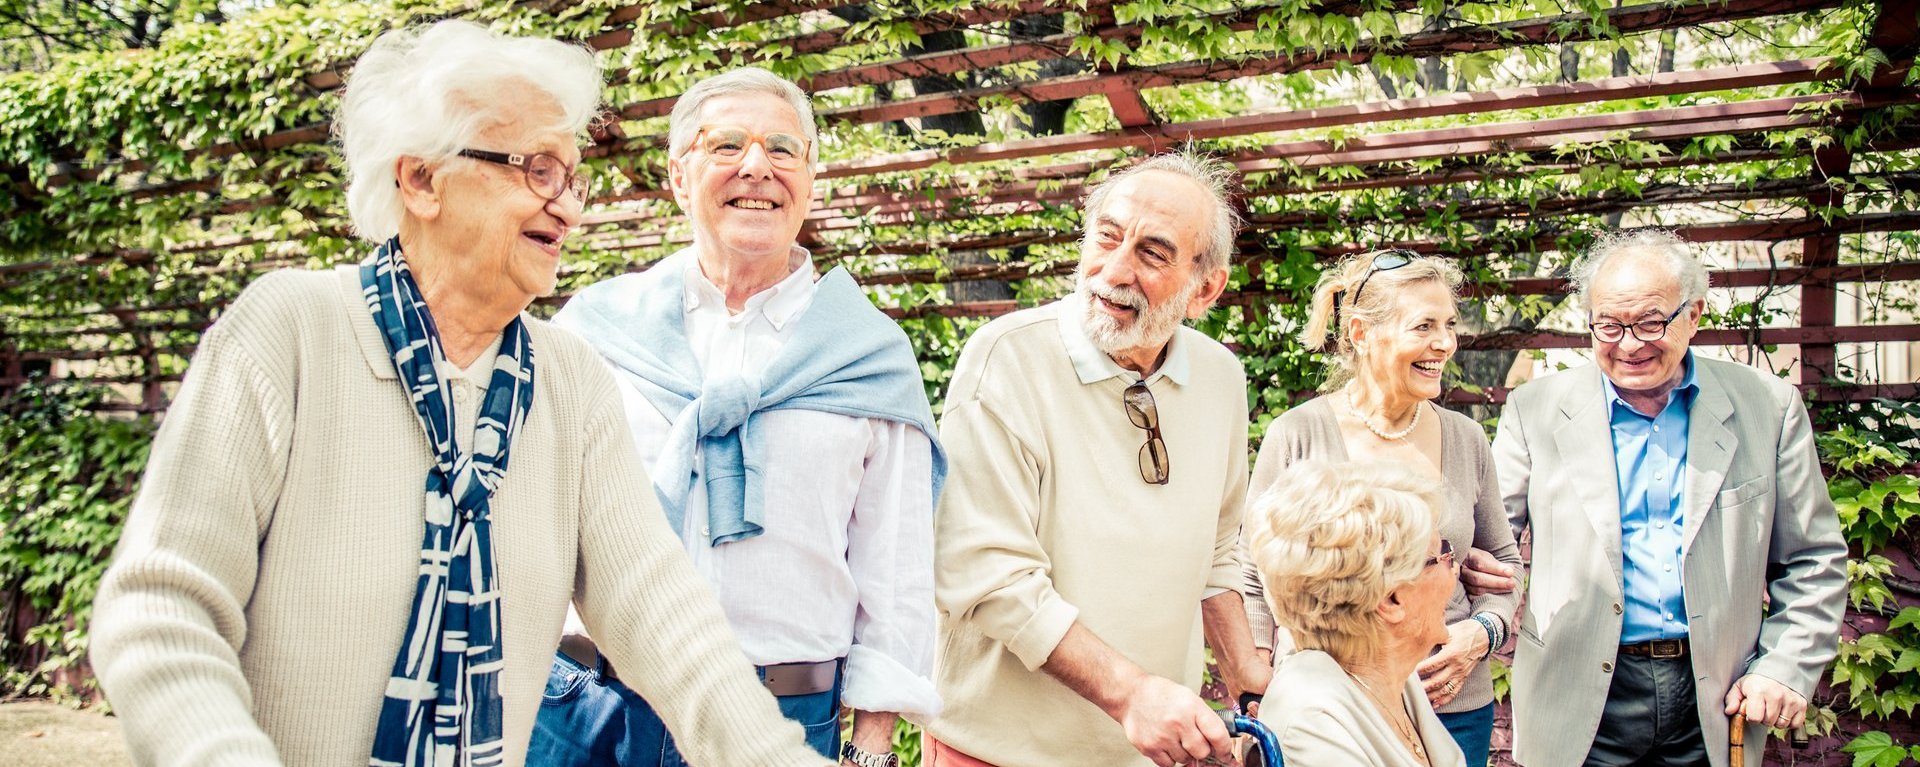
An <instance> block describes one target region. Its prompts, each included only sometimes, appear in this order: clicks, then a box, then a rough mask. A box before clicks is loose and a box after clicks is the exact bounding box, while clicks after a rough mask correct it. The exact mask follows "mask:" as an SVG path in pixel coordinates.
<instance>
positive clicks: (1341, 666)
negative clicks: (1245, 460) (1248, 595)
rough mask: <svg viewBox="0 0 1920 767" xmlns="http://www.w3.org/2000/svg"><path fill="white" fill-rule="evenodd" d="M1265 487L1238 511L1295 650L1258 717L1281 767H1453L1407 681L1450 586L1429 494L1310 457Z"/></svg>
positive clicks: (1447, 552)
mask: <svg viewBox="0 0 1920 767" xmlns="http://www.w3.org/2000/svg"><path fill="white" fill-rule="evenodd" d="M1273 487H1274V489H1273V490H1272V491H1270V492H1268V493H1266V494H1264V495H1261V496H1260V497H1259V498H1257V499H1255V500H1254V501H1253V503H1252V506H1251V508H1249V509H1248V511H1247V522H1246V535H1247V551H1248V555H1249V561H1250V562H1251V563H1252V565H1253V566H1254V567H1255V568H1256V569H1258V570H1259V572H1260V575H1261V576H1262V577H1263V578H1265V579H1266V583H1267V593H1266V601H1267V602H1268V603H1269V606H1270V607H1271V608H1272V609H1273V611H1274V612H1275V613H1276V614H1280V615H1285V616H1287V628H1288V632H1289V634H1290V637H1291V639H1292V640H1293V642H1292V644H1293V645H1294V649H1292V650H1290V651H1286V652H1284V653H1283V654H1282V655H1281V656H1280V657H1279V658H1278V659H1277V662H1276V665H1275V668H1274V674H1273V682H1272V684H1271V685H1270V686H1269V687H1268V688H1267V689H1268V690H1270V691H1276V692H1275V693H1274V694H1270V695H1269V697H1268V698H1267V700H1266V703H1265V704H1264V705H1263V706H1262V708H1261V710H1260V721H1261V722H1262V723H1264V724H1266V725H1267V726H1268V727H1270V728H1272V729H1273V731H1274V733H1275V735H1276V736H1278V738H1279V741H1280V752H1281V755H1282V756H1283V757H1284V758H1285V761H1286V764H1287V765H1289V767H1356V766H1357V765H1369V766H1371V767H1460V766H1461V765H1464V764H1466V760H1465V757H1464V756H1463V755H1462V754H1461V752H1460V747H1459V746H1458V745H1456V744H1455V743H1454V742H1453V738H1452V737H1451V736H1450V735H1449V734H1448V732H1447V729H1446V727H1445V726H1444V725H1442V724H1441V723H1440V720H1439V718H1438V717H1436V716H1434V713H1433V707H1432V705H1430V704H1429V703H1428V702H1427V695H1426V691H1425V689H1424V688H1423V686H1422V684H1421V682H1420V678H1419V676H1417V675H1416V674H1415V673H1414V669H1415V667H1417V666H1418V665H1420V663H1421V661H1423V660H1424V659H1426V657H1427V654H1428V652H1429V651H1431V650H1432V649H1433V646H1434V645H1436V644H1439V643H1440V642H1443V641H1445V640H1446V638H1447V624H1446V615H1445V609H1446V605H1447V599H1448V597H1450V596H1452V595H1453V591H1454V588H1455V587H1456V586H1457V585H1458V584H1457V579H1458V575H1457V568H1456V566H1455V563H1454V555H1453V548H1452V546H1451V545H1449V544H1448V543H1447V540H1446V539H1445V538H1443V537H1441V535H1440V523H1441V520H1442V518H1443V513H1442V508H1443V506H1442V504H1443V500H1442V497H1441V493H1440V489H1439V488H1438V487H1436V486H1435V485H1434V484H1433V483H1432V482H1431V481H1428V480H1427V479H1426V478H1424V477H1422V476H1420V475H1418V474H1416V473H1414V472H1412V471H1410V470H1408V469H1405V468H1403V467H1400V466H1396V465H1393V464H1358V463H1334V462H1331V461H1322V460H1308V461H1304V462H1301V463H1298V464H1295V465H1294V466H1292V467H1291V469H1290V470H1288V471H1287V473H1286V474H1285V475H1284V476H1283V477H1282V479H1281V481H1280V482H1278V483H1276V484H1275V485H1274V486H1273ZM1278 691H1284V692H1278Z"/></svg>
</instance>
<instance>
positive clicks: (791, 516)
mask: <svg viewBox="0 0 1920 767" xmlns="http://www.w3.org/2000/svg"><path fill="white" fill-rule="evenodd" d="M669 122H670V125H669V129H668V131H669V135H668V147H667V154H668V160H667V168H668V172H669V183H670V184H671V186H672V189H673V196H674V200H675V201H676V202H678V203H679V205H680V208H681V209H682V210H684V211H686V214H687V219H688V221H689V222H690V223H691V224H692V228H693V244H692V245H691V246H689V247H688V248H686V249H684V250H682V251H680V252H679V253H676V254H674V255H672V256H669V257H667V258H666V259H664V260H662V261H660V262H658V263H655V264H653V265H651V266H649V267H648V268H647V270H646V271H645V272H642V273H639V274H628V275H623V276H620V277H615V278H613V279H611V280H607V281H605V282H602V283H599V284H597V285H593V286H591V287H589V288H587V289H585V290H582V291H581V292H580V294H579V295H577V296H575V297H574V299H573V300H572V301H570V302H569V303H568V304H567V306H566V308H565V309H563V310H562V311H561V312H560V314H559V315H558V316H557V317H555V322H556V323H558V324H559V325H561V326H562V327H566V328H568V329H571V330H574V331H576V332H578V333H580V334H581V335H582V336H583V337H585V338H586V339H587V340H588V342H589V343H591V344H592V345H593V346H594V347H595V348H596V349H598V350H599V351H600V353H601V354H602V355H604V356H605V358H606V360H607V362H609V363H610V364H611V365H612V367H613V370H614V373H615V379H616V380H617V381H618V382H619V383H620V384H621V386H622V389H623V394H624V401H625V404H626V410H627V412H626V416H627V418H626V420H627V424H628V426H629V427H630V428H631V429H632V431H633V438H634V440H635V442H636V445H637V446H638V447H639V451H640V455H641V457H642V459H643V460H645V461H646V463H647V468H648V472H649V474H650V475H651V478H652V480H653V486H654V490H655V492H656V493H657V494H658V495H659V497H660V501H661V506H662V507H663V510H664V511H665V512H666V516H667V520H668V523H669V524H670V525H671V526H672V528H673V530H674V532H676V533H678V534H679V536H680V539H681V540H680V543H681V545H682V547H683V548H684V549H685V551H686V553H687V555H688V556H689V557H690V558H691V559H692V560H693V564H694V567H695V569H697V570H698V571H699V572H700V574H701V575H703V576H705V577H706V579H707V582H708V584H709V585H711V586H712V587H713V590H714V592H715V594H716V595H717V596H718V597H719V601H720V605H721V608H722V609H723V610H724V611H725V612H726V616H727V619H728V623H729V624H730V625H731V626H732V627H733V630H734V631H735V632H736V633H737V634H738V635H739V639H740V646H741V648H742V649H743V650H745V651H746V655H747V658H748V660H751V661H752V662H753V664H754V665H755V666H757V667H759V670H760V674H761V677H762V678H763V679H764V681H765V683H766V687H767V689H768V691H770V692H772V693H773V694H774V695H775V696H776V697H778V698H779V701H780V708H781V710H782V711H783V712H785V713H786V714H787V716H788V717H789V718H791V719H793V720H795V721H797V722H799V723H800V724H801V725H803V726H804V727H805V728H806V731H807V736H808V740H809V742H810V743H811V744H812V745H813V746H814V748H816V749H817V750H818V751H819V752H820V753H821V754H822V755H825V756H829V757H832V758H836V759H840V760H841V761H842V763H843V764H852V765H855V766H856V767H889V766H890V765H892V764H893V763H894V756H893V754H892V740H893V730H894V723H895V721H896V719H897V717H898V715H899V714H903V713H904V714H914V715H919V716H931V715H933V714H936V713H938V712H939V710H940V696H939V695H938V694H937V693H936V692H935V691H934V687H933V683H932V679H931V678H930V677H931V674H932V666H933V635H934V613H933V505H934V501H935V499H936V498H937V497H938V495H939V492H940V483H941V477H942V476H943V474H944V462H943V459H942V457H941V454H940V451H939V448H938V446H937V444H936V443H935V442H934V441H933V440H932V430H933V417H932V411H931V410H930V409H929V408H928V406H927V399H926V389H925V386H924V385H923V384H922V383H921V379H920V368H919V365H918V363H916V362H915V361H914V357H913V349H912V347H911V346H909V345H908V343H907V339H906V336H905V334H903V333H901V332H900V328H899V327H898V326H896V325H894V324H893V322H892V321H891V320H889V319H887V318H886V316H885V315H882V314H881V313H880V312H879V310H878V309H875V308H874V306H873V303H872V302H871V301H870V300H868V298H867V296H866V293H865V292H864V291H862V290H861V289H860V287H859V286H858V285H856V284H855V283H854V281H853V278H852V277H850V276H849V275H848V274H847V273H846V271H845V270H843V269H834V270H831V271H829V272H827V273H826V274H825V275H824V276H823V275H821V274H820V273H819V272H817V271H816V270H815V269H814V266H813V261H812V257H811V255H810V254H808V252H807V251H806V250H805V249H803V248H801V247H799V245H798V244H796V239H797V238H798V236H799V234H800V227H801V224H802V223H803V222H804V221H805V220H806V217H807V212H808V211H809V210H811V209H812V207H813V178H814V169H815V166H816V163H817V161H818V159H819V157H818V152H819V150H818V143H819V142H818V140H817V136H816V132H815V128H814V123H813V109H812V107H811V106H810V105H809V104H808V103H807V97H806V94H804V93H802V92H801V91H800V89H799V88H797V87H795V86H794V85H793V84H792V83H789V82H787V81H786V80H783V79H781V78H779V77H777V76H775V75H773V74H771V73H768V72H766V71H765V70H760V69H751V68H747V69H738V70H734V71H732V72H728V73H726V74H722V75H718V76H715V77H712V78H709V79H707V80H703V81H701V82H700V83H698V84H696V85H695V86H693V87H692V88H691V89H689V90H688V91H687V92H686V93H685V94H684V95H682V96H681V97H680V99H679V101H678V102H677V103H676V104H675V106H674V109H673V114H672V116H671V117H670V118H669ZM532 178H533V176H532V175H531V174H530V175H529V179H532ZM570 623H571V622H570ZM572 628H573V629H577V628H578V627H577V626H573V627H572ZM595 639H600V640H602V642H604V641H608V640H609V639H610V638H600V637H596V638H589V637H587V636H586V635H585V634H584V633H582V632H580V631H577V630H570V631H569V632H568V635H567V637H566V639H565V640H563V641H562V642H561V644H560V652H559V655H558V657H556V658H555V660H554V667H553V673H552V676H551V678H550V680H549V682H548V686H547V702H546V703H547V704H546V705H545V706H543V707H542V708H541V713H540V719H539V721H538V727H537V729H536V731H535V733H534V744H533V750H532V756H531V757H530V759H529V764H532V765H536V767H561V766H562V765H587V764H592V765H621V766H622V767H635V766H636V765H644V766H645V767H654V765H662V766H663V767H679V766H680V765H683V764H684V760H683V759H682V757H681V755H680V753H679V752H678V749H677V748H676V747H675V745H674V740H675V739H676V738H678V739H684V738H688V737H690V736H691V735H693V733H685V732H675V733H672V737H669V736H668V733H667V732H666V730H665V729H664V728H663V727H662V725H661V720H662V716H661V715H662V714H665V713H667V712H666V711H665V710H664V709H663V710H662V711H660V712H658V713H656V712H655V710H654V708H653V707H652V706H651V705H649V702H648V701H646V700H643V699H641V698H640V697H639V696H638V695H635V694H634V692H633V691H632V690H631V689H629V688H628V687H627V686H626V685H625V684H623V683H622V681H621V680H622V679H623V678H624V677H625V675H627V674H629V673H633V672H642V673H644V671H645V669H636V670H629V669H620V668H615V667H613V666H612V665H611V664H609V663H607V662H606V658H607V657H608V656H610V655H612V654H613V653H611V652H606V651H604V647H605V645H604V644H600V643H596V642H595ZM617 641H631V640H630V638H627V637H621V638H617ZM843 704H844V705H845V706H846V707H847V708H851V709H853V710H854V717H853V734H852V740H851V742H850V743H847V744H846V745H845V746H844V747H842V745H841V743H840V711H841V706H842V705H843ZM667 718H671V717H667Z"/></svg>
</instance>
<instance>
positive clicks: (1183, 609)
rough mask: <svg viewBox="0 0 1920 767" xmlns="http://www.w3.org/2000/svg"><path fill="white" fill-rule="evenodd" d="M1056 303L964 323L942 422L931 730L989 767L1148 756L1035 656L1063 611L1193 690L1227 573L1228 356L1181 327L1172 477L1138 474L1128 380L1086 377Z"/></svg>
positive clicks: (1234, 445)
mask: <svg viewBox="0 0 1920 767" xmlns="http://www.w3.org/2000/svg"><path fill="white" fill-rule="evenodd" d="M1070 306H1071V305H1070V304H1067V303H1055V304H1051V305H1048V306H1044V307H1040V308H1037V309H1030V310H1026V311H1022V312H1017V313H1014V314H1011V315H1008V316H1006V317H1002V318H999V319H996V320H994V321H993V322H991V323H988V324H987V325H986V326H985V327H983V328H981V329H980V330H979V331H977V332H976V334H975V335H974V337H973V338H972V339H971V340H969V341H968V342H967V346H966V349H965V351H963V352H962V353H961V355H960V362H959V364H958V366H957V367H956V369H955V371H954V376H953V384H952V386H951V388H950V389H949V392H948V395H947V403H946V412H945V414H944V416H943V417H942V420H941V423H940V439H941V440H942V441H943V442H944V443H945V445H946V448H947V450H948V455H950V456H951V457H952V461H953V463H952V466H953V470H952V472H951V473H950V474H948V475H947V487H946V493H945V495H944V497H943V498H942V502H941V508H940V513H939V514H938V515H937V516H936V518H935V525H936V528H935V535H934V542H935V551H936V553H935V558H934V564H935V576H934V577H935V596H936V599H937V601H938V603H939V607H940V619H941V631H940V634H941V635H940V652H939V655H938V659H937V660H936V662H935V670H934V674H935V679H936V684H937V685H938V687H939V690H940V694H941V696H942V697H943V698H944V699H945V700H946V704H947V705H946V710H945V712H944V713H943V714H942V715H941V716H940V717H939V718H938V719H936V720H935V721H933V722H932V723H931V725H930V727H929V730H930V731H931V732H932V733H933V735H934V737H936V738H939V739H940V740H941V741H942V742H945V743H946V744H948V745H950V746H952V747H954V748H955V749H958V750H959V751H960V752H961V753H964V754H967V755H969V756H972V757H974V758H976V759H982V760H985V761H987V762H990V763H992V764H997V765H1002V766H1003V767H1030V766H1031V767H1040V766H1042V765H1045V766H1051V765H1100V766H1101V767H1122V766H1124V765H1144V764H1148V762H1147V760H1146V759H1145V758H1144V757H1142V756H1141V755H1140V754H1139V753H1138V752H1136V751H1134V750H1133V748H1132V747H1131V746H1130V745H1129V744H1128V742H1127V738H1126V734H1125V733H1124V731H1123V730H1122V729H1121V727H1120V725H1119V724H1118V723H1117V722H1115V721H1114V720H1113V719H1112V718H1110V717H1108V716H1107V715H1106V714H1105V713H1104V712H1102V711H1101V710H1100V709H1099V708H1097V707H1096V706H1094V705H1093V704H1092V703H1090V702H1088V701H1087V700H1085V699H1083V698H1081V697H1080V696H1079V695H1077V694H1075V693H1074V692H1073V691H1072V690H1070V689H1068V688H1067V687H1066V686H1065V685H1062V684H1060V683H1059V682H1057V681H1055V680H1054V679H1053V678H1052V677H1050V676H1048V675H1047V674H1046V673H1045V672H1042V671H1040V670H1039V669H1040V666H1041V665H1042V664H1044V663H1045V662H1046V661H1047V658H1048V657H1049V656H1050V655H1051V654H1052V653H1053V650H1054V648H1055V647H1056V646H1057V645H1058V644H1059V643H1060V639H1061V638H1062V637H1063V636H1065V634H1066V632H1067V629H1068V628H1069V627H1070V626H1071V625H1073V623H1074V622H1075V621H1076V620H1077V621H1079V622H1080V623H1081V624H1083V625H1084V626H1086V628H1088V629H1089V630H1091V631H1092V632H1093V633H1094V634H1095V635H1097V636H1099V637H1100V638H1101V639H1103V640H1105V641H1106V642H1107V644H1109V645H1112V646H1113V648H1114V649H1115V650H1117V651H1119V652H1120V653H1121V654H1122V655H1125V656H1126V657H1127V658H1129V659H1131V660H1132V661H1134V662H1135V663H1138V664H1139V665H1141V666H1142V667H1144V668H1145V669H1146V670H1147V671H1148V672H1149V673H1152V674H1157V675H1160V676H1163V677H1166V678H1168V679H1172V680H1174V681H1176V682H1181V683H1184V684H1186V685H1188V686H1190V687H1193V688H1195V689H1196V690H1197V689H1198V687H1199V684H1200V678H1201V669H1202V666H1203V663H1204V650H1203V648H1202V644H1201V626H1200V602H1201V600H1202V599H1203V598H1204V597H1205V596H1207V595H1208V594H1209V593H1217V592H1218V590H1226V589H1237V588H1238V587H1239V585H1240V565H1239V558H1238V556H1237V555H1236V554H1235V546H1236V544H1237V542H1238V540H1239V535H1240V512H1241V503H1242V498H1243V496H1244V494H1245V488H1246V481H1247V407H1246V404H1247V395H1246V379H1245V375H1244V374H1243V373H1242V372H1241V368H1240V363H1239V361H1238V360H1237V359H1235V358H1234V356H1233V354H1232V353H1231V352H1229V351H1227V349H1226V348H1225V347H1222V346H1221V345H1220V344H1218V343H1216V342H1214V341H1213V340H1212V339H1209V338H1207V337H1206V336H1205V335H1203V334H1201V333H1199V332H1197V331H1194V330H1192V329H1190V328H1181V329H1180V330H1179V333H1180V334H1181V338H1180V339H1179V341H1178V343H1179V344H1181V345H1182V346H1184V347H1185V349H1184V352H1183V353H1184V354H1186V355H1187V363H1188V364H1187V367H1188V368H1189V370H1190V372H1189V373H1188V374H1187V375H1186V378H1187V382H1186V383H1184V384H1182V383H1178V382H1176V381H1175V380H1173V378H1171V377H1168V378H1162V379H1160V380H1159V381H1156V382H1153V383H1151V384H1150V385H1149V386H1150V389H1151V391H1152V392H1153V396H1154V400H1155V403H1156V406H1157V408H1158V410H1159V414H1160V421H1161V426H1160V428H1161V433H1162V436H1163V437H1164V438H1165V440H1166V443H1167V450H1168V454H1169V456H1170V459H1171V461H1170V465H1171V472H1170V474H1171V482H1170V483H1169V484H1166V485H1150V484H1147V483H1146V482H1145V481H1142V480H1141V478H1140V470H1139V466H1138V455H1139V452H1140V447H1141V445H1142V444H1144V443H1145V442H1146V432H1145V431H1143V430H1141V429H1139V428H1136V427H1135V426H1134V425H1133V423H1132V422H1131V421H1130V420H1128V417H1127V412H1126V410H1125V408H1124V406H1123V405H1122V402H1121V392H1122V391H1123V390H1125V389H1126V387H1127V385H1128V384H1129V383H1130V382H1131V381H1129V380H1126V379H1124V378H1118V377H1115V378H1106V379H1104V380H1098V381H1094V382H1092V383H1082V379H1081V377H1080V375H1079V374H1078V373H1077V372H1076V370H1075V367H1074V364H1073V363H1072V361H1071V360H1070V359H1069V357H1068V354H1067V352H1066V349H1065V347H1064V345H1063V340H1062V333H1063V332H1078V331H1077V323H1076V324H1069V323H1067V322H1063V321H1061V320H1060V315H1062V314H1064V312H1062V311H1060V310H1062V309H1063V308H1068V307H1070ZM1170 356H1171V355H1170ZM1167 367H1168V368H1172V367H1174V365H1173V364H1172V363H1169V364H1168V365H1167ZM1135 380H1137V379H1135Z"/></svg>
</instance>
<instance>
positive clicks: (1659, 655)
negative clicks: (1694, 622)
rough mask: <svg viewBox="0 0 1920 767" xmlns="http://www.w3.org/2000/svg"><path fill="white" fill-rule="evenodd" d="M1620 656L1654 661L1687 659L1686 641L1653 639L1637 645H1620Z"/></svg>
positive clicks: (1680, 639)
mask: <svg viewBox="0 0 1920 767" xmlns="http://www.w3.org/2000/svg"><path fill="white" fill-rule="evenodd" d="M1620 653H1621V654H1622V655H1643V656H1646V657H1648V658H1653V659H1655V660H1666V659H1669V658H1685V657H1687V639H1686V637H1681V638H1679V639H1655V640H1652V641H1648V642H1640V643H1638V644H1623V645H1620Z"/></svg>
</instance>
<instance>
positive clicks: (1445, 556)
mask: <svg viewBox="0 0 1920 767" xmlns="http://www.w3.org/2000/svg"><path fill="white" fill-rule="evenodd" d="M1434 565H1446V566H1447V569H1448V570H1452V569H1453V543H1452V542H1451V541H1448V540H1447V539H1445V538H1441V539H1440V553H1439V554H1437V555H1434V556H1431V557H1427V564H1426V565H1424V566H1423V567H1422V568H1421V569H1426V568H1428V567H1432V566H1434Z"/></svg>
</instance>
